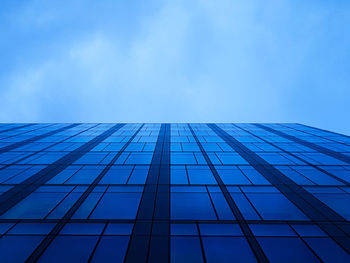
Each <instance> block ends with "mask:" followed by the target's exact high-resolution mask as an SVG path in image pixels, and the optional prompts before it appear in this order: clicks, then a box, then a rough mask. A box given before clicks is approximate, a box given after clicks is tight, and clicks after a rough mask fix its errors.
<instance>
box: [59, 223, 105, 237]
mask: <svg viewBox="0 0 350 263" xmlns="http://www.w3.org/2000/svg"><path fill="white" fill-rule="evenodd" d="M104 225H105V224H102V223H68V224H66V225H65V226H64V228H63V229H62V230H61V232H60V234H61V235H99V234H101V233H102V230H103V228H104Z"/></svg>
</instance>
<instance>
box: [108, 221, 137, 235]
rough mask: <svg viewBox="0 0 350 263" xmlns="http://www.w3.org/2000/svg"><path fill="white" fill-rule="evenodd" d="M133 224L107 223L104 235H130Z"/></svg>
mask: <svg viewBox="0 0 350 263" xmlns="http://www.w3.org/2000/svg"><path fill="white" fill-rule="evenodd" d="M132 228H133V224H128V223H109V224H108V225H107V228H106V230H105V232H104V235H130V234H131V231H132Z"/></svg>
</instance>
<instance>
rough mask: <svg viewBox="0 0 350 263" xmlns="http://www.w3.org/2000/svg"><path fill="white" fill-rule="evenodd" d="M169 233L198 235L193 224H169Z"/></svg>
mask: <svg viewBox="0 0 350 263" xmlns="http://www.w3.org/2000/svg"><path fill="white" fill-rule="evenodd" d="M170 234H171V235H180V236H182V235H183V236H191V235H192V236H194V235H198V230H197V226H196V225H195V224H171V228H170Z"/></svg>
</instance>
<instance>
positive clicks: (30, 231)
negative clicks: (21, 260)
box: [8, 223, 55, 235]
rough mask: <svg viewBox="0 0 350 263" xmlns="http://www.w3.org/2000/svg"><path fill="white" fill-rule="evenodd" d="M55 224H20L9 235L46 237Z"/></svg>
mask: <svg viewBox="0 0 350 263" xmlns="http://www.w3.org/2000/svg"><path fill="white" fill-rule="evenodd" d="M54 226H55V223H18V224H17V225H15V226H14V227H13V228H12V229H11V230H10V231H9V233H8V234H11V235H12V234H15V235H46V234H48V233H50V231H51V230H52V228H53V227H54Z"/></svg>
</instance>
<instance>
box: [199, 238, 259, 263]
mask: <svg viewBox="0 0 350 263" xmlns="http://www.w3.org/2000/svg"><path fill="white" fill-rule="evenodd" d="M202 240H203V247H204V253H205V257H206V259H207V262H208V263H216V262H222V263H224V262H232V261H233V259H234V261H236V262H257V260H256V259H255V256H254V254H253V252H252V251H251V249H250V247H249V245H248V242H247V241H246V239H245V238H244V237H224V236H223V237H203V238H202Z"/></svg>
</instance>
